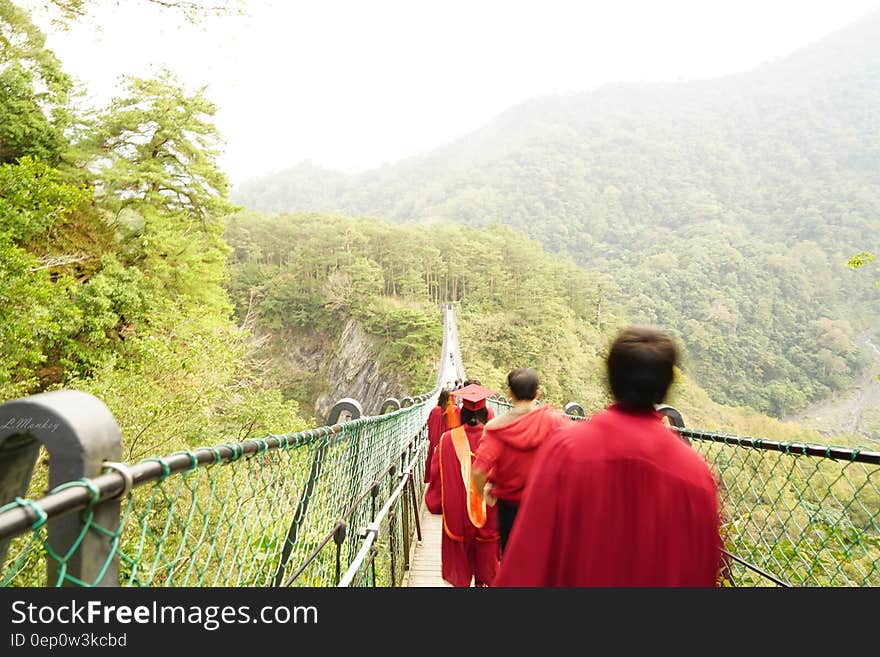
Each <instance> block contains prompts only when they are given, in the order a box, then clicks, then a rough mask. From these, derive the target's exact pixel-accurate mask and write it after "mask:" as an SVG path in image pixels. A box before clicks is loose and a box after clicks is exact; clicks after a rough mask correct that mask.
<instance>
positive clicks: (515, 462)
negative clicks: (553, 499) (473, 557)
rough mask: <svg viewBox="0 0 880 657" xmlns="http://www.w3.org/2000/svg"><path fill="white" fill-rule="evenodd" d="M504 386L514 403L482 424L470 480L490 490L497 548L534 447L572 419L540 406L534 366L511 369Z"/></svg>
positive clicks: (516, 505) (510, 524) (514, 510)
mask: <svg viewBox="0 0 880 657" xmlns="http://www.w3.org/2000/svg"><path fill="white" fill-rule="evenodd" d="M507 388H508V392H509V393H510V396H511V397H512V398H513V406H512V408H511V409H510V410H509V411H508V412H507V413H505V414H504V415H501V416H500V417H498V418H496V419H494V420H492V421H491V422H489V423H488V424H487V425H486V429H485V431H484V432H483V440H482V441H481V442H480V448H479V451H478V452H477V458H476V460H475V461H474V467H473V478H474V485H475V486H476V488H477V490H478V491H480V492H481V494H482V493H483V492H484V491H485V490H487V487H486V483H487V481H488V483H489V486H488V489H491V494H490V495H489V496H488V497H487V501H488V502H489V503H490V504H492V505H497V507H498V530H499V533H500V535H501V550H502V551H503V550H504V549H505V546H506V544H507V539H508V536H509V535H510V531H511V528H512V527H513V523H514V520H515V519H516V514H517V511H518V509H519V505H520V503H521V502H522V497H523V491H524V490H525V487H526V482H527V481H528V478H529V473H530V472H531V469H532V465H533V463H534V460H535V457H536V455H537V453H538V448H539V447H540V446H541V445H542V444H543V442H544V440H545V439H546V438H547V437H548V436H549V435H550V434H551V433H552V432H553V431H555V430H556V429H557V428H559V427H560V426H565V425H568V424H570V423H571V420H570V419H568V418H567V417H566V416H565V415H564V414H563V413H562V412H561V411H560V410H558V409H556V408H554V407H553V406H550V405H548V404H544V405H538V397H539V394H540V392H539V381H538V373H537V372H536V371H535V370H534V369H532V368H521V369H515V370H511V371H510V373H509V374H508V375H507Z"/></svg>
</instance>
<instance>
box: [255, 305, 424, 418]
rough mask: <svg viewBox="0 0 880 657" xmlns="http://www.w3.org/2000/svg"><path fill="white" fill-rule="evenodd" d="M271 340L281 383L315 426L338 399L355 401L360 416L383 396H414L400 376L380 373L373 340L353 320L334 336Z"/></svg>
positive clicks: (373, 410) (373, 409)
mask: <svg viewBox="0 0 880 657" xmlns="http://www.w3.org/2000/svg"><path fill="white" fill-rule="evenodd" d="M273 341H274V343H275V347H274V349H273V351H274V352H275V357H274V360H275V365H276V367H277V368H278V369H279V370H280V371H279V374H280V375H281V378H280V380H281V381H282V385H283V387H284V388H285V389H287V390H288V391H289V392H290V393H292V394H293V396H294V397H295V398H297V399H298V400H299V401H300V403H301V404H302V405H303V410H304V411H305V412H306V413H309V412H312V411H314V415H315V419H316V421H317V422H318V424H323V423H324V422H325V421H326V419H327V416H328V414H329V412H330V409H331V408H332V407H333V405H334V404H335V403H336V402H337V401H339V400H340V399H342V398H344V397H352V398H354V399H357V400H358V401H359V402H360V403H361V407H362V408H363V410H364V413H365V414H367V415H374V414H376V413H378V411H379V407H380V405H381V404H382V402H383V401H384V400H385V399H386V398H387V397H397V398H400V397H403V396H405V395H408V394H415V393H414V392H413V391H410V390H407V388H406V384H405V383H404V382H403V381H402V379H400V378H395V377H393V376H389V375H388V373H385V372H382V371H380V368H379V364H378V362H377V361H376V353H377V351H378V344H377V339H376V338H375V337H373V336H371V335H368V334H367V333H365V332H364V331H363V329H362V328H361V326H360V324H358V323H357V322H356V321H355V320H349V321H348V322H347V323H346V324H345V327H344V328H343V330H342V332H341V333H340V334H339V335H318V334H288V335H285V336H283V337H281V336H275V337H274V340H273ZM416 392H424V391H416Z"/></svg>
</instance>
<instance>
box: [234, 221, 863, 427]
mask: <svg viewBox="0 0 880 657" xmlns="http://www.w3.org/2000/svg"><path fill="white" fill-rule="evenodd" d="M227 238H228V240H229V243H230V244H231V245H232V247H233V253H232V255H231V265H230V280H229V286H230V290H231V293H232V298H233V300H234V302H235V305H236V310H237V313H238V315H239V316H242V317H243V316H253V317H254V318H255V326H256V330H257V332H258V333H259V334H261V335H262V336H264V338H265V342H264V346H263V349H262V350H261V352H260V353H259V354H258V355H259V357H260V358H263V359H264V362H265V363H266V366H265V376H266V377H267V378H268V379H270V380H271V381H273V382H274V383H275V385H277V386H279V388H280V389H281V391H282V393H283V394H284V396H285V397H290V398H293V399H296V400H297V401H298V402H299V403H300V404H301V405H302V406H303V407H305V408H311V407H312V405H313V404H314V403H315V400H316V399H318V398H320V397H321V394H322V392H323V391H324V390H326V389H327V387H328V385H330V383H331V382H330V381H329V379H330V378H332V374H331V373H330V372H329V368H328V363H327V362H316V366H315V367H313V368H308V367H302V363H301V362H300V363H293V362H291V359H290V355H289V354H290V352H291V350H295V349H296V348H298V347H300V346H301V345H302V344H304V343H306V344H309V343H312V344H314V343H316V342H317V343H318V344H319V345H321V344H323V345H326V347H325V349H324V350H323V351H324V353H332V354H333V357H331V358H330V359H329V360H331V361H334V362H335V358H336V357H337V356H338V354H339V352H340V351H341V350H343V349H344V346H345V345H343V344H340V342H343V341H344V339H345V338H346V337H349V336H347V335H346V333H347V329H344V328H343V327H346V326H350V325H351V323H352V322H354V323H356V324H357V325H358V326H359V327H360V329H362V332H363V333H364V334H366V335H367V336H372V337H373V338H375V340H373V341H363V342H364V345H365V347H364V348H369V349H372V350H373V352H372V353H370V355H369V357H370V359H375V360H376V361H377V362H378V363H379V378H383V379H388V380H394V381H396V382H397V385H398V386H399V388H398V391H397V394H401V393H404V394H414V393H416V392H422V391H426V390H428V389H430V387H431V386H433V384H434V380H435V376H436V367H437V358H438V355H439V345H440V339H441V326H440V319H439V318H440V310H439V309H440V307H442V305H444V304H445V303H446V302H448V301H453V302H454V303H455V305H456V307H457V317H458V325H459V335H460V339H461V346H462V357H463V359H464V363H465V366H466V369H467V373H468V375H469V376H472V377H476V378H479V379H480V381H481V382H482V383H483V384H484V385H486V386H488V387H490V388H492V389H494V390H498V391H502V392H503V391H504V389H505V381H506V378H505V377H506V374H507V372H508V371H509V370H510V369H511V368H512V367H517V366H532V367H535V368H537V369H538V370H539V371H540V372H541V376H542V393H543V397H542V398H543V399H544V400H545V401H548V402H550V403H553V404H556V405H558V406H562V405H563V404H565V403H566V402H569V401H577V402H579V403H581V404H582V405H583V406H584V408H585V409H586V411H587V412H588V413H592V412H595V411H597V410H599V409H601V408H602V407H604V406H605V405H606V404H607V403H608V402H609V401H610V399H609V397H608V394H607V391H606V386H605V382H604V365H603V360H604V357H605V354H606V349H607V347H608V345H609V344H610V343H611V340H612V339H613V336H614V335H615V334H616V332H617V330H618V329H619V328H620V327H621V326H622V325H623V324H624V323H625V321H624V319H623V318H622V308H620V307H619V306H616V305H615V304H612V303H610V302H609V301H608V294H609V292H610V291H613V289H614V283H613V281H612V280H611V279H610V277H608V276H607V275H605V274H601V273H588V272H585V271H583V270H582V269H580V268H578V267H576V266H575V265H574V264H573V263H571V262H566V261H564V260H561V259H559V258H558V257H554V256H552V255H551V254H549V253H547V252H546V251H545V250H544V249H543V248H542V247H541V246H540V244H538V243H537V242H535V241H532V240H529V239H528V238H526V237H524V236H523V235H522V234H521V233H517V232H515V231H513V230H511V229H509V228H505V227H497V226H496V227H491V228H488V229H480V230H477V229H472V228H466V227H460V226H454V225H437V226H430V227H409V226H399V225H394V224H391V223H388V222H384V221H380V220H375V219H354V218H348V217H341V216H332V215H321V214H315V213H303V214H296V215H286V214H282V215H278V216H271V217H269V216H264V215H261V214H259V213H256V212H253V211H243V212H239V213H236V214H233V215H231V216H230V217H229V218H228V226H227ZM456 299H457V301H454V300H456ZM359 348H360V347H359ZM319 351H320V349H319ZM297 365H299V366H297ZM331 365H332V363H331ZM401 375H402V378H401ZM348 385H349V388H347V390H348V392H349V393H351V390H352V389H351V387H350V386H351V385H352V384H351V383H349V384H348ZM343 389H345V388H343ZM351 394H355V396H356V397H358V398H359V400H360V401H361V402H364V403H365V409H367V405H368V404H369V405H371V406H373V408H375V403H376V402H377V400H367V399H365V398H364V397H363V396H361V395H360V394H358V393H351ZM380 400H381V398H380ZM380 400H378V401H380ZM334 401H336V398H332V401H331V403H332V402H334ZM670 401H671V402H672V403H674V404H675V405H676V407H678V408H679V409H680V410H681V411H682V412H683V413H684V416H685V418H686V420H687V422H688V423H689V425H690V426H695V427H702V428H705V429H709V430H717V431H725V432H731V433H742V434H748V435H761V436H768V435H769V436H773V437H775V438H778V439H784V440H795V439H798V440H804V439H807V440H810V439H812V440H815V441H817V442H818V441H819V440H820V438H819V437H818V435H816V434H815V433H812V432H809V431H805V430H804V429H803V428H802V427H799V426H797V425H795V424H790V423H786V424H783V423H779V422H777V421H775V420H773V419H770V418H767V417H765V416H762V415H760V414H758V413H755V412H754V411H752V412H749V411H747V410H743V409H736V408H731V407H728V406H722V405H719V404H716V403H714V402H712V401H711V400H710V399H709V397H708V395H707V394H706V392H705V391H704V390H702V389H701V388H700V387H699V386H698V385H696V384H695V383H694V382H693V381H692V380H691V379H690V378H689V377H688V376H686V375H684V374H682V373H681V372H679V373H678V376H677V378H676V384H675V385H674V386H673V391H672V396H671V399H670ZM322 410H326V409H322ZM369 410H372V409H369ZM319 415H320V411H319ZM834 440H835V442H837V443H840V442H847V441H850V440H851V441H853V442H858V443H863V442H864V440H863V439H862V438H859V437H845V436H840V435H838V436H835V438H834Z"/></svg>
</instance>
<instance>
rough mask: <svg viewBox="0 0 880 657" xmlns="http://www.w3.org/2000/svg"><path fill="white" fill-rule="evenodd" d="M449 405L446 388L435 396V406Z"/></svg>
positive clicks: (444, 406) (443, 406)
mask: <svg viewBox="0 0 880 657" xmlns="http://www.w3.org/2000/svg"><path fill="white" fill-rule="evenodd" d="M448 405H449V391H448V390H447V389H446V388H443V390H441V391H440V396H439V397H437V406H439V407H440V408H446V407H447V406H448Z"/></svg>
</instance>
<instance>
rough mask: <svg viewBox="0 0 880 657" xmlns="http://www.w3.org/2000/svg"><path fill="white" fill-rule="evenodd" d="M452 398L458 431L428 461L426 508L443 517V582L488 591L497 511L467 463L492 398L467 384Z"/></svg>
mask: <svg viewBox="0 0 880 657" xmlns="http://www.w3.org/2000/svg"><path fill="white" fill-rule="evenodd" d="M451 394H453V395H456V396H459V397H461V399H462V408H461V419H462V422H463V424H462V426H459V427H456V428H454V429H452V430H451V431H447V432H445V433H444V434H443V436H442V437H441V438H440V442H439V443H438V444H437V449H436V450H435V451H434V453H433V456H432V459H431V473H430V479H431V483H430V484H429V485H428V488H427V490H426V491H425V504H426V506H427V507H428V510H429V511H430V512H431V513H435V514H442V515H443V537H442V540H441V547H440V552H441V559H442V563H443V566H442V574H443V579H444V580H446V581H447V582H449V583H450V584H452V585H453V586H470V585H471V580H473V582H474V585H475V586H488V585H490V584H492V582H493V580H494V579H495V573H496V571H497V569H498V556H499V549H498V530H497V525H496V517H495V516H496V512H495V509H494V508H492V507H487V506H486V503H485V502H484V501H483V499H482V497H481V496H480V495H478V494H477V491H476V489H475V488H474V486H473V482H472V480H471V462H472V461H473V458H474V453H475V452H476V450H477V447H478V445H479V443H480V438H481V436H482V435H483V425H484V424H485V422H486V420H487V416H488V413H487V408H486V398H487V397H489V396H490V395H492V394H494V393H493V392H492V391H491V390H487V389H486V388H483V387H481V386H478V385H469V386H466V387H464V388H461V389H460V390H456V391H453V392H452V393H451Z"/></svg>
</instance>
